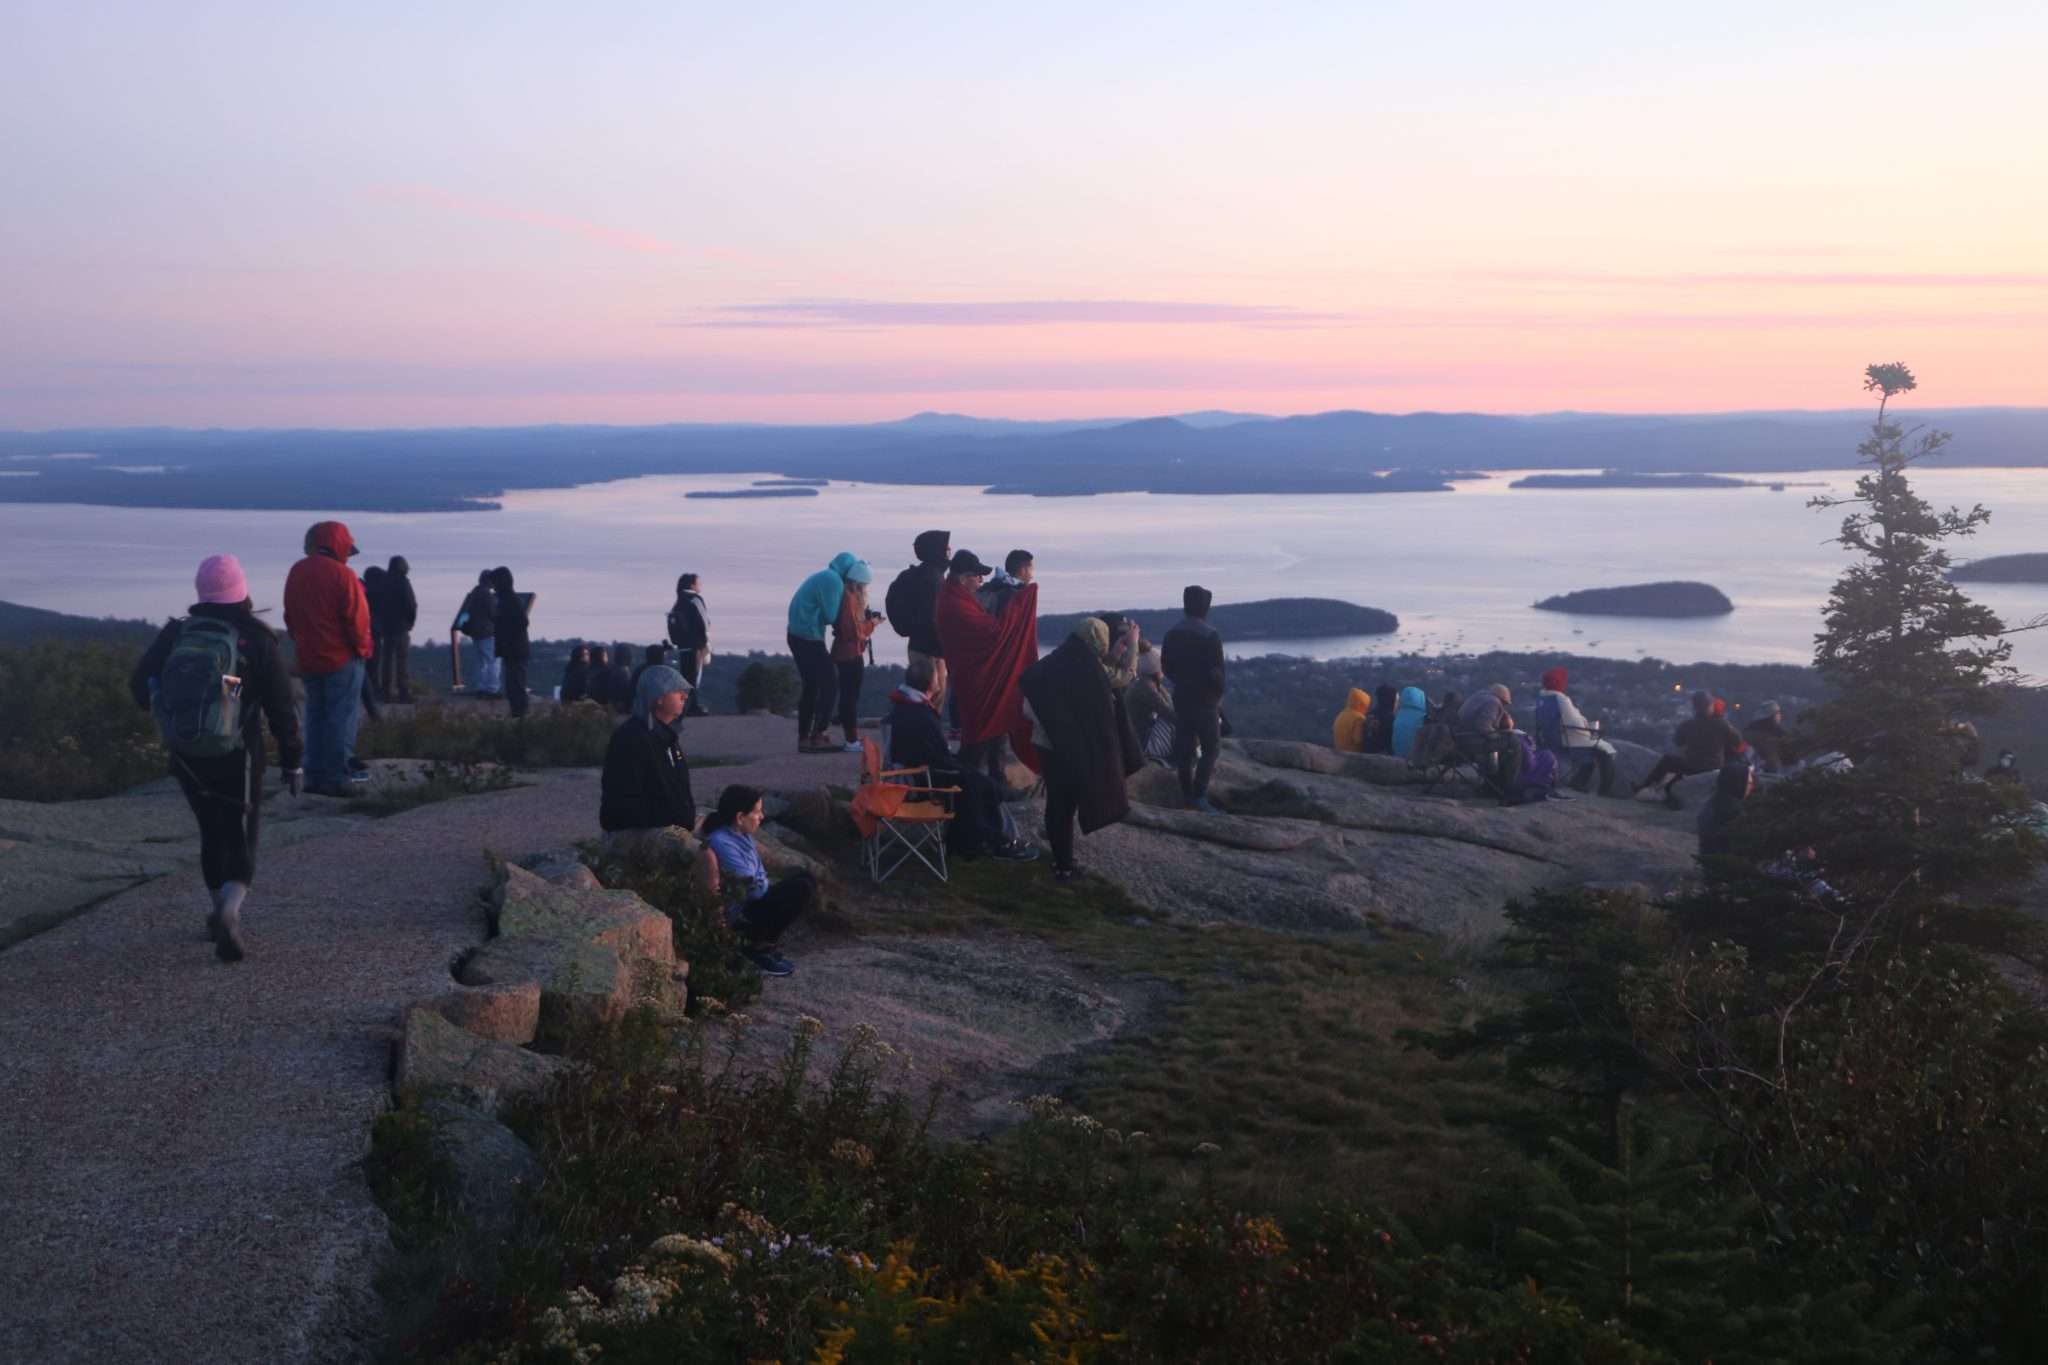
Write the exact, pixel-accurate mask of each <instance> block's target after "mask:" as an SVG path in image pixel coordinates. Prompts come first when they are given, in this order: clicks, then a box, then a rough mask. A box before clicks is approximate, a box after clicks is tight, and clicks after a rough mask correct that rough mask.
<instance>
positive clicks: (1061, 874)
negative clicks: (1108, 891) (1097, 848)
mask: <svg viewBox="0 0 2048 1365" xmlns="http://www.w3.org/2000/svg"><path fill="white" fill-rule="evenodd" d="M1085 875H1086V874H1085V873H1083V872H1082V871H1081V868H1080V865H1079V864H1076V865H1074V866H1073V867H1056V868H1054V869H1053V870H1052V879H1053V880H1054V881H1056V882H1077V881H1080V880H1081V878H1082V877H1083V876H1085Z"/></svg>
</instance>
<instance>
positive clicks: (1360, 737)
mask: <svg viewBox="0 0 2048 1365" xmlns="http://www.w3.org/2000/svg"><path fill="white" fill-rule="evenodd" d="M1370 710H1372V693H1370V692H1367V691H1366V690H1364V689H1363V688H1359V687H1354V688H1352V689H1351V695H1350V697H1349V698H1347V699H1346V700H1345V702H1344V709H1343V710H1342V711H1339V712H1338V713H1337V719H1336V721H1335V723H1333V724H1332V725H1331V726H1330V743H1331V745H1332V746H1333V747H1335V749H1336V750H1337V752H1338V753H1340V754H1362V753H1364V752H1365V713H1366V712H1368V711H1370Z"/></svg>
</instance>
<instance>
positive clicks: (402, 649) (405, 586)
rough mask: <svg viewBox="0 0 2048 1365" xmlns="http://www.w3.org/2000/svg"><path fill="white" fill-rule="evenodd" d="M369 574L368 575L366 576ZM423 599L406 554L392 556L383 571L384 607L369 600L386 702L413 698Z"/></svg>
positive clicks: (379, 679)
mask: <svg viewBox="0 0 2048 1365" xmlns="http://www.w3.org/2000/svg"><path fill="white" fill-rule="evenodd" d="M368 576H369V575H367V574H365V575H364V577H366V578H367V577H368ZM419 617H420V601H419V598H418V597H417V596H415V595H414V594H413V590H412V565H410V564H408V563H406V561H405V556H404V555H393V556H391V564H390V566H389V567H388V568H386V569H385V570H384V609H383V612H382V614H381V615H380V614H379V613H378V610H377V603H376V601H375V600H374V599H372V601H371V603H370V629H371V630H372V631H373V632H375V634H376V637H377V692H378V695H379V696H381V697H382V698H383V699H384V700H385V701H395V702H401V703H406V702H410V701H411V700H412V628H413V626H414V625H416V624H417V623H418V622H419Z"/></svg>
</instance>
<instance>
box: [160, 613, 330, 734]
mask: <svg viewBox="0 0 2048 1365" xmlns="http://www.w3.org/2000/svg"><path fill="white" fill-rule="evenodd" d="M192 615H194V616H204V617H207V618H208V619H210V620H214V621H232V622H233V623H234V624H235V625H237V626H239V627H240V628H241V637H240V641H239V648H240V649H241V653H242V747H243V748H244V749H246V750H247V751H248V753H249V757H250V759H251V760H252V761H254V763H255V765H256V767H257V769H258V770H259V771H260V770H261V769H262V767H263V722H264V720H265V719H266V718H267V719H268V720H269V721H270V733H271V734H272V735H274V736H276V738H277V761H278V762H279V763H280V764H282V765H283V766H284V767H285V768H286V769H287V770H290V769H292V768H297V767H300V766H302V765H303V764H304V762H305V759H306V746H305V744H304V742H303V740H302V739H301V737H300V734H299V708H298V707H297V706H295V705H293V703H292V680H291V675H290V674H289V673H288V672H286V671H285V666H284V651H283V650H282V649H281V648H280V647H279V646H278V643H277V636H276V635H274V634H272V633H271V629H270V627H269V626H266V625H264V624H263V622H261V621H259V620H257V619H256V617H255V616H254V615H253V614H252V613H251V612H250V611H249V609H248V608H247V607H245V606H242V605H240V604H239V603H237V604H236V605H234V606H223V605H221V604H219V603H216V602H199V603H195V604H194V605H193V607H192ZM180 624H181V622H180V621H178V620H173V621H171V622H170V623H169V624H167V625H166V626H165V627H164V628H163V629H162V630H161V631H159V632H158V633H157V637H156V639H155V640H154V641H153V642H151V644H150V646H149V648H148V650H146V651H145V652H144V653H143V655H142V658H141V659H140V660H139V661H137V663H136V665H135V669H134V671H133V672H131V673H130V674H129V675H128V694H129V695H130V696H131V697H133V698H134V699H135V704H136V705H137V706H139V707H141V708H142V709H143V710H145V711H147V710H148V709H149V703H150V692H151V688H150V683H151V682H153V681H154V680H155V679H156V677H157V675H159V674H160V673H162V672H163V668H164V660H165V659H166V658H168V657H169V656H170V653H171V646H172V645H174V644H175V643H177V639H178V627H179V625H180Z"/></svg>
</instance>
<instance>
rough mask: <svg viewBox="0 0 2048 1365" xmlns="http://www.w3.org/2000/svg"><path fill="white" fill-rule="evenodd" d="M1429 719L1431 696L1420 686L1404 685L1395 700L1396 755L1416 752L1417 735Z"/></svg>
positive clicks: (1394, 750)
mask: <svg viewBox="0 0 2048 1365" xmlns="http://www.w3.org/2000/svg"><path fill="white" fill-rule="evenodd" d="M1428 720H1429V697H1428V696H1427V695H1425V694H1424V692H1423V690H1422V689H1421V688H1419V687H1404V688H1402V689H1401V695H1400V696H1399V698H1398V699H1397V700H1396V701H1395V702H1394V734H1393V744H1394V749H1393V753H1394V757H1396V758H1406V757H1408V755H1410V754H1412V753H1414V752H1415V737H1416V736H1417V735H1419V734H1421V733H1422V727H1423V726H1424V725H1425V724H1426V723H1427V722H1428Z"/></svg>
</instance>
